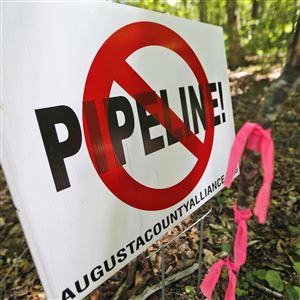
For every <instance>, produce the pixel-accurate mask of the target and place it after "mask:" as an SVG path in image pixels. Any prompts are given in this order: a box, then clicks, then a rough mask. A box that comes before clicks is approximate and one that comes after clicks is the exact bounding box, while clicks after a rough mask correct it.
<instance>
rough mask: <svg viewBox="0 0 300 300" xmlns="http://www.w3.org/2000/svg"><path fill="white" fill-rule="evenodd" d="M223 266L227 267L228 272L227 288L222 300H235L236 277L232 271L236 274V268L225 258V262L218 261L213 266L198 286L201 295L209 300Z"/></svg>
mask: <svg viewBox="0 0 300 300" xmlns="http://www.w3.org/2000/svg"><path fill="white" fill-rule="evenodd" d="M223 266H226V267H227V272H228V286H227V289H226V292H225V298H224V300H235V289H236V276H235V274H234V271H235V272H237V271H238V267H237V266H235V265H234V264H233V263H232V262H231V261H230V260H229V257H227V258H226V261H224V260H222V259H219V260H218V261H217V262H216V263H215V264H213V266H212V267H211V269H210V271H209V272H208V274H207V275H206V277H205V278H204V280H203V282H202V283H201V285H200V289H201V291H202V293H203V295H204V296H205V297H207V298H208V299H209V300H211V295H212V293H213V291H214V289H215V287H216V285H217V282H218V281H219V278H220V275H221V271H222V267H223Z"/></svg>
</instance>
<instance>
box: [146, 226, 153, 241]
mask: <svg viewBox="0 0 300 300" xmlns="http://www.w3.org/2000/svg"><path fill="white" fill-rule="evenodd" d="M151 232H152V230H151V229H148V230H147V231H146V232H145V240H146V242H150V241H151V240H152V238H153V234H152V233H151ZM148 233H149V235H148Z"/></svg>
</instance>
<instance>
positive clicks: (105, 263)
mask: <svg viewBox="0 0 300 300" xmlns="http://www.w3.org/2000/svg"><path fill="white" fill-rule="evenodd" d="M110 259H111V267H110V266H109V263H108V260H105V261H104V268H105V271H106V272H109V271H111V270H112V269H113V268H114V267H115V266H116V258H115V256H114V255H112V256H111V257H110Z"/></svg>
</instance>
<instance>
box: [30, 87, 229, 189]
mask: <svg viewBox="0 0 300 300" xmlns="http://www.w3.org/2000/svg"><path fill="white" fill-rule="evenodd" d="M207 93H211V98H212V103H209V104H210V105H209V106H210V107H206V105H205V103H206V102H205V97H208V96H207ZM178 96H179V100H180V104H181V111H182V115H181V116H179V119H180V120H181V119H182V122H179V123H180V124H182V127H177V128H176V127H175V128H174V124H172V120H174V116H172V115H170V114H171V113H173V112H172V111H171V110H170V109H169V99H168V92H167V90H165V89H164V90H160V91H159V93H158V94H156V93H155V92H153V93H140V94H137V95H135V99H136V100H137V101H136V107H135V108H134V107H132V105H131V104H130V102H129V100H128V99H127V98H126V97H124V96H117V97H110V98H108V99H105V100H103V101H102V102H101V103H102V104H104V105H102V107H103V109H102V110H101V108H100V109H99V107H98V106H97V105H99V103H96V101H95V100H91V101H84V102H83V119H84V121H85V122H86V125H87V126H86V128H87V130H85V138H86V139H88V140H89V141H91V142H90V143H91V148H92V150H93V152H94V153H96V154H97V155H94V157H96V159H95V160H94V165H96V168H97V171H98V173H99V174H103V173H105V172H109V171H110V168H111V166H110V164H109V161H110V160H111V158H110V157H108V154H107V151H106V149H111V148H112V147H111V145H112V146H113V149H114V156H115V157H116V159H117V161H118V164H119V166H120V165H125V164H126V156H125V153H124V148H123V143H122V142H123V141H124V140H125V139H129V138H130V136H131V135H132V134H133V132H134V130H135V129H136V126H137V124H139V126H140V132H141V139H142V142H143V146H144V152H145V155H149V154H151V153H154V152H156V151H160V150H162V149H163V148H165V147H167V146H171V145H173V144H175V143H177V142H179V141H181V140H183V139H185V138H187V137H188V135H191V134H192V133H194V134H197V133H199V132H200V130H204V131H205V130H206V127H207V122H206V120H207V116H208V113H209V111H210V110H213V112H212V113H213V114H214V126H218V125H220V124H222V123H225V122H226V116H225V108H224V101H223V91H222V83H221V82H213V83H209V84H208V86H205V87H203V86H200V85H199V86H198V87H196V88H195V87H194V86H188V87H179V88H178ZM209 98H210V97H209ZM158 99H159V101H158ZM206 99H208V98H206ZM188 100H189V101H188ZM99 102H100V101H99ZM161 103H162V105H161ZM157 104H159V105H157ZM155 105H156V108H155ZM149 108H151V109H149ZM215 108H218V114H216V111H215ZM134 109H136V112H137V113H136V114H134ZM149 110H150V111H151V114H149ZM99 111H100V112H99ZM103 111H104V114H103V113H102V112H103ZM120 113H121V114H123V116H124V118H123V119H124V120H123V122H120V120H119V118H118V115H120ZM35 114H36V118H37V121H38V125H39V128H40V132H41V136H42V139H43V142H44V147H45V151H46V153H47V157H48V162H49V166H50V169H51V172H52V177H53V180H54V184H55V187H56V190H57V192H59V191H61V190H64V189H66V188H69V187H70V186H71V183H70V181H69V176H68V173H67V169H66V165H65V162H64V159H65V158H67V157H70V156H73V155H75V154H76V153H77V152H78V151H79V149H80V148H81V144H82V133H81V128H80V124H79V121H78V118H77V116H76V114H75V112H74V111H73V110H72V109H71V108H70V107H68V106H65V105H60V106H54V107H47V108H41V109H36V110H35ZM134 115H137V116H138V120H135V118H134ZM158 115H160V117H158ZM173 115H174V113H173ZM176 118H177V116H176ZM177 119H178V118H177ZM159 120H164V121H163V122H164V124H163V126H164V127H165V129H166V141H167V144H165V142H164V139H163V136H156V137H151V134H150V129H151V128H153V127H155V126H157V125H159V124H162V122H160V121H159ZM57 124H63V125H64V126H65V127H66V128H67V131H68V138H67V139H66V140H64V141H59V138H58V134H57V128H56V125H57ZM106 124H107V125H108V130H107V132H106V131H105V127H106ZM175 125H176V124H175ZM191 125H193V126H191ZM192 127H193V129H192ZM103 128H104V129H103ZM107 133H108V134H107ZM107 136H109V139H107ZM99 153H100V155H99Z"/></svg>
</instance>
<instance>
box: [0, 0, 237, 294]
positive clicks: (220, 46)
mask: <svg viewBox="0 0 300 300" xmlns="http://www.w3.org/2000/svg"><path fill="white" fill-rule="evenodd" d="M2 6H3V7H2V9H3V12H2V32H3V36H2V42H3V43H2V54H3V90H2V95H3V107H2V110H3V128H4V130H3V135H2V137H1V138H2V141H1V143H2V151H3V153H2V157H1V162H2V165H3V167H4V171H5V175H6V177H7V180H8V183H9V187H10V190H11V192H12V195H13V199H14V203H15V206H16V207H17V209H18V214H19V217H20V220H21V223H22V226H23V228H24V231H25V234H26V238H27V240H28V243H29V246H30V249H31V252H32V255H33V257H34V260H35V263H36V266H37V269H38V272H39V275H40V277H41V280H42V282H43V285H44V287H45V290H46V292H47V295H48V297H49V298H51V299H54V298H55V299H73V298H75V297H76V298H77V297H78V298H83V297H84V296H85V295H87V294H88V293H90V292H91V291H92V290H93V289H95V288H96V287H97V286H98V285H100V284H101V283H103V282H104V281H105V280H106V279H108V278H109V277H110V276H111V275H112V274H114V273H115V272H117V271H118V270H119V269H121V268H122V267H123V266H125V265H126V264H127V263H128V262H129V261H130V260H132V259H133V258H134V257H136V256H137V255H138V254H140V253H141V252H142V251H144V250H145V249H146V248H147V247H148V246H149V245H150V244H152V243H153V242H155V241H156V240H157V239H158V238H160V237H161V236H162V235H163V234H164V233H165V232H167V231H168V230H170V229H171V228H172V227H173V226H175V225H176V224H178V223H179V222H180V221H181V220H182V219H184V218H185V217H186V216H187V215H189V214H190V213H192V212H193V211H195V210H196V209H197V208H199V207H200V206H201V205H203V204H204V203H205V202H206V201H207V200H208V199H210V198H211V197H212V196H214V195H215V194H216V193H217V192H218V191H220V190H221V189H222V188H223V181H224V174H225V172H226V167H227V160H228V157H229V152H230V147H231V144H232V141H233V139H234V125H233V116H232V107H231V100H230V91H229V83H228V78H227V67H226V58H225V50H224V42H223V33H222V29H221V28H220V27H216V26H212V25H208V24H202V23H198V22H193V21H187V20H184V19H180V18H176V17H171V16H168V15H164V14H160V13H154V12H150V11H146V10H141V9H137V8H132V7H128V6H123V5H118V4H112V3H96V2H91V3H88V2H86V3H78V2H73V3H72V2H69V3H68V2H61V3H58V2H52V3H51V2H44V3H37V2H28V3H21V2H4V3H3V4H2Z"/></svg>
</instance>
